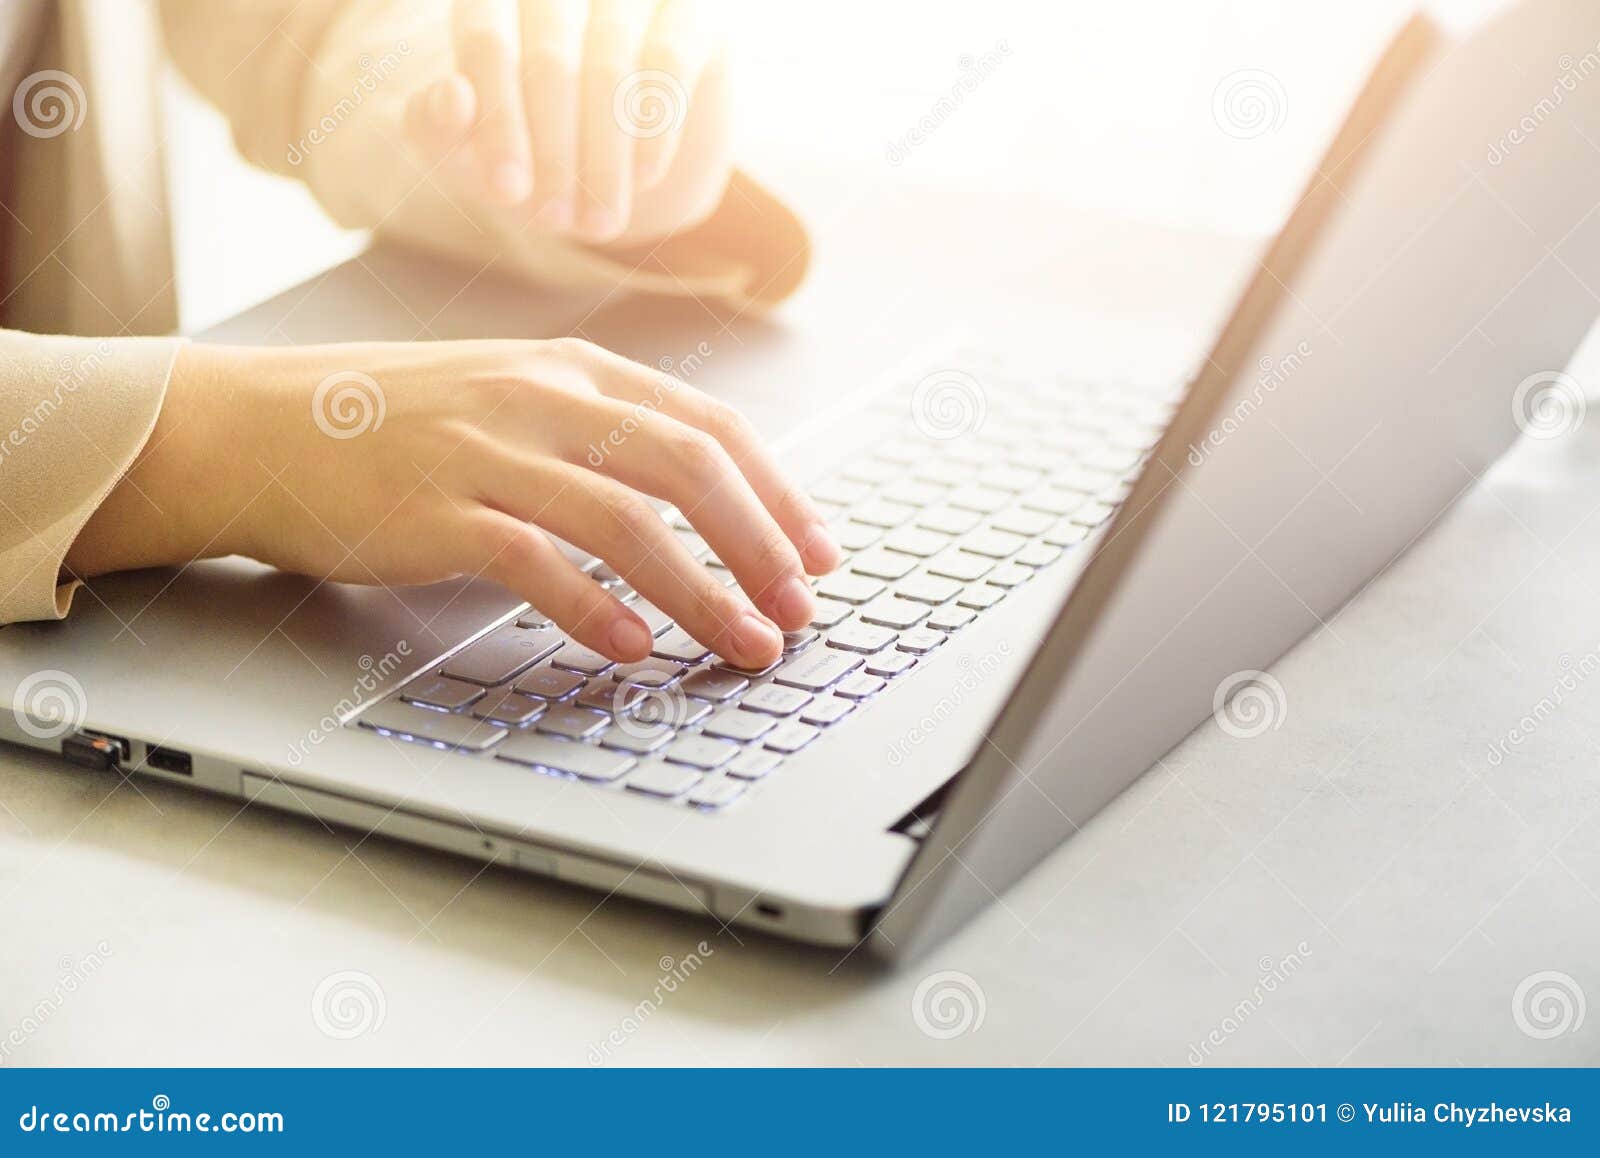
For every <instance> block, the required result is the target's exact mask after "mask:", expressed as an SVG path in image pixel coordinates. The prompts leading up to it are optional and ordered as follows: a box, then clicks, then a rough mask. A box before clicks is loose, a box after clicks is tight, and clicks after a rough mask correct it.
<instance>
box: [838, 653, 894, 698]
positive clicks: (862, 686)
mask: <svg viewBox="0 0 1600 1158" xmlns="http://www.w3.org/2000/svg"><path fill="white" fill-rule="evenodd" d="M902 654H903V653H902ZM886 686H887V685H886V684H885V683H884V682H883V680H881V679H879V678H878V677H877V676H872V675H867V674H866V673H864V672H858V673H857V674H855V675H853V676H850V677H849V678H847V679H842V680H840V681H839V683H838V685H837V686H836V687H835V688H834V689H833V694H834V695H836V696H843V697H844V698H845V699H847V700H864V699H866V698H867V697H868V696H875V695H877V694H878V693H879V692H881V691H883V689H884V688H885V687H886Z"/></svg>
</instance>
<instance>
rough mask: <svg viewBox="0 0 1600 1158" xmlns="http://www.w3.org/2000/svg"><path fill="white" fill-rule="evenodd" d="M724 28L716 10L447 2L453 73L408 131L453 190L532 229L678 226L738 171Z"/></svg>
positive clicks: (619, 1) (601, 232)
mask: <svg viewBox="0 0 1600 1158" xmlns="http://www.w3.org/2000/svg"><path fill="white" fill-rule="evenodd" d="M723 32H724V29H723V27H722V21H721V19H720V18H719V16H718V14H717V11H716V8H715V5H714V4H713V2H712V0H452V3H451V33H452V37H453V41H454V48H455V53H454V57H455V59H454V65H455V71H454V72H452V73H450V74H449V75H446V76H443V77H439V78H437V79H435V80H433V81H432V82H430V83H428V84H426V85H424V86H423V87H422V88H421V89H419V90H418V91H416V92H415V93H413V94H412V95H411V97H410V99H409V103H408V105H407V109H406V117H405V121H406V125H405V127H406V135H407V137H408V138H409V139H410V142H411V144H412V145H413V147H415V148H416V149H417V150H418V151H419V153H420V154H421V155H422V157H423V158H424V159H425V160H426V161H427V162H428V163H429V164H430V165H434V166H437V170H438V174H439V176H440V177H441V178H442V179H443V180H444V181H445V183H446V184H448V185H449V186H450V187H451V188H452V189H453V190H454V191H455V193H456V195H458V196H464V197H467V198H469V199H471V200H474V201H477V202H481V203H483V204H486V205H488V206H490V207H493V208H495V209H496V210H499V211H504V210H506V209H510V208H516V209H518V210H519V211H521V212H524V213H525V214H526V215H527V217H528V218H529V220H530V222H531V224H532V225H533V226H534V227H535V228H540V229H543V230H546V231H551V232H558V233H570V234H572V235H573V236H575V237H577V238H578V239H579V240H582V241H587V242H591V243H595V244H600V243H606V242H611V241H615V240H617V239H619V238H621V237H623V235H624V233H626V232H629V226H630V224H633V222H634V219H635V217H636V216H639V217H643V218H646V219H651V220H652V221H654V222H665V223H668V224H671V225H673V226H674V227H677V226H681V225H683V224H685V223H686V222H685V221H683V220H681V219H683V218H692V217H693V216H694V215H695V214H699V215H702V216H703V215H704V214H705V213H706V212H709V210H710V209H711V208H714V207H715V205H716V200H717V198H718V197H720V194H721V191H722V189H723V187H724V186H725V185H726V183H727V179H728V175H729V173H730V172H731V169H732V161H731V147H730V144H729V134H728V132H727V131H726V124H727V121H728V119H729V118H728V110H727V105H728V99H727V93H726V84H725V83H724V80H725V78H724V76H723V69H722V59H721V57H722V45H723ZM703 78H704V79H705V80H706V81H707V83H706V84H704V85H702V84H701V83H700V82H701V80H702V79H703ZM691 98H693V99H692V101H691ZM691 117H693V118H694V119H695V121H696V122H697V123H696V130H697V131H696V132H695V133H694V134H693V137H694V140H695V142H696V144H697V147H696V148H693V149H686V150H684V151H683V152H682V153H681V154H680V145H682V144H683V142H684V140H685V135H686V127H687V126H688V123H689V121H690V118H691ZM680 157H681V161H682V162H683V163H682V165H681V166H680V168H681V169H684V170H687V171H685V172H678V173H674V172H673V169H674V162H675V161H678V160H680ZM669 176H671V177H672V178H673V179H672V180H671V181H670V182H669V180H668V178H669ZM652 203H654V204H652ZM658 228H659V227H652V229H651V230H649V232H656V231H658ZM633 232H639V231H638V230H634V231H633Z"/></svg>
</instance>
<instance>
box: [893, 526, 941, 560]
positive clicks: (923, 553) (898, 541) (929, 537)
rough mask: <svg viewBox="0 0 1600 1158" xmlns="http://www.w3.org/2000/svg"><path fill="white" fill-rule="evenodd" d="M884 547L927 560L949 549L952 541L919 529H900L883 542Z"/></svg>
mask: <svg viewBox="0 0 1600 1158" xmlns="http://www.w3.org/2000/svg"><path fill="white" fill-rule="evenodd" d="M883 545H884V546H885V547H887V548H888V549H889V550H891V551H899V552H901V553H902V554H905V555H915V556H917V558H919V559H926V558H928V557H929V556H932V555H937V554H938V553H939V552H940V551H942V550H944V549H945V548H946V547H948V546H949V545H950V539H949V537H948V536H945V535H940V534H938V533H936V532H934V531H925V530H923V529H921V528H919V527H898V528H896V529H895V530H893V531H890V532H889V535H888V537H887V538H885V539H884V540H883Z"/></svg>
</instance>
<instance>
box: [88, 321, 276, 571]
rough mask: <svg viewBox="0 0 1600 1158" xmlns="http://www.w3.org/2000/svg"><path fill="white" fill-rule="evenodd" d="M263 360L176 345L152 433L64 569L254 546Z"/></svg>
mask: <svg viewBox="0 0 1600 1158" xmlns="http://www.w3.org/2000/svg"><path fill="white" fill-rule="evenodd" d="M256 356H258V355H256V354H254V353H253V352H252V351H249V350H247V349H243V348H231V347H215V346H203V345H188V346H185V347H184V348H183V349H182V350H180V351H179V353H178V355H177V357H176V359H175V360H174V362H173V366H172V372H171V374H170V376H169V378H168V381H167V389H166V393H165V395H164V397H163V399H162V403H161V411H160V413H159V414H158V416H157V418H156V422H155V426H154V427H153V428H152V430H151V432H150V437H149V438H148V439H146V440H145V444H144V446H143V447H142V448H141V449H140V451H139V454H138V455H137V456H136V457H135V459H134V461H133V463H132V465H131V466H130V467H129V468H128V470H127V471H126V472H125V473H124V474H123V476H122V478H121V479H119V480H118V482H117V484H116V486H114V487H113V488H112V490H111V492H110V493H109V494H108V495H107V496H106V498H105V500H104V501H103V502H102V503H101V504H100V506H99V508H98V509H97V510H96V511H95V513H94V514H93V515H92V516H91V517H90V519H89V521H88V523H86V524H85V525H84V527H83V529H82V531H81V532H80V533H79V535H78V538H77V540H76V541H75V542H74V543H73V545H72V548H71V549H70V550H69V551H68V552H67V557H66V561H65V566H66V570H67V571H69V572H70V573H71V574H73V575H76V576H79V577H87V576H92V575H99V574H105V573H107V572H110V571H121V570H128V569H132V568H138V567H159V566H172V565H182V564H185V563H188V562H191V561H193V560H196V559H205V558H215V557H218V556H222V555H231V554H238V553H249V552H250V551H251V550H252V542H253V539H254V519H253V518H252V514H251V510H250V507H251V498H252V496H253V495H254V494H256V493H259V490H260V487H261V486H262V485H263V484H264V482H265V477H262V478H260V479H256V476H257V475H263V476H264V472H263V470H262V468H261V467H260V466H259V463H258V460H257V458H256V457H255V455H254V454H253V453H252V451H251V437H250V433H249V432H250V431H251V430H252V428H253V427H255V426H257V423H255V422H253V421H252V419H251V416H250V409H251V408H250V406H249V404H248V401H247V396H248V394H249V389H248V387H249V383H250V380H251V377H252V374H251V369H250V366H251V362H252V360H253V358H254V357H256ZM252 480H255V483H256V485H255V486H254V487H252V486H251V485H250V484H251V482H252Z"/></svg>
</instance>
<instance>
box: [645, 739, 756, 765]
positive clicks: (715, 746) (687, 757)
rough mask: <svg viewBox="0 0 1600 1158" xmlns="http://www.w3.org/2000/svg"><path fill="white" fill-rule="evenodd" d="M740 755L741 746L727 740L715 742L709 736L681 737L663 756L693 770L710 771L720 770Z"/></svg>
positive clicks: (668, 747) (670, 745) (668, 746)
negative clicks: (702, 769)
mask: <svg viewBox="0 0 1600 1158" xmlns="http://www.w3.org/2000/svg"><path fill="white" fill-rule="evenodd" d="M738 754H739V745H737V744H730V743H728V742H727V741H726V740H713V739H711V738H709V737H707V736H679V737H678V738H677V739H676V740H674V741H673V742H672V743H671V744H669V745H667V749H666V751H664V752H663V753H662V756H663V757H664V758H666V759H668V760H671V761H672V762H673V763H674V764H687V765H689V766H690V767H691V768H704V769H706V770H707V771H710V770H711V769H713V768H720V767H722V765H724V764H726V763H727V762H728V761H729V760H732V759H733V758H734V757H735V756H737V755H738Z"/></svg>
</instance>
